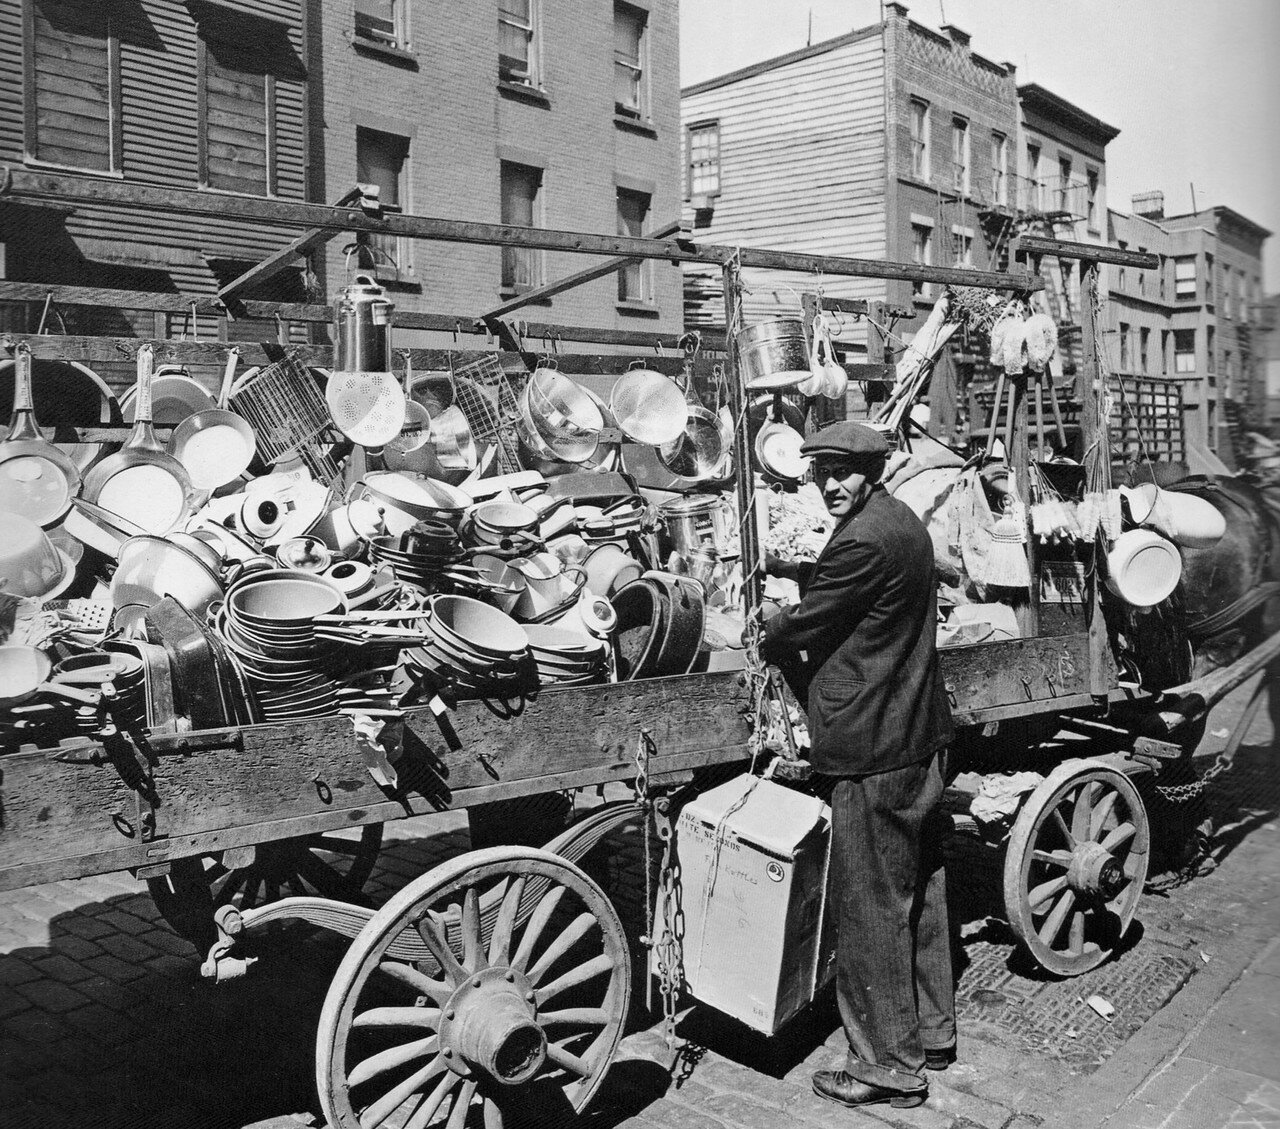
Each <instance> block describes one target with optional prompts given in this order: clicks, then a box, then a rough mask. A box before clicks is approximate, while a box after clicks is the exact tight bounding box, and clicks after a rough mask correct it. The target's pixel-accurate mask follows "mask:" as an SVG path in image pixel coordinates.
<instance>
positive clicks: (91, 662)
mask: <svg viewBox="0 0 1280 1129" xmlns="http://www.w3.org/2000/svg"><path fill="white" fill-rule="evenodd" d="M144 677H145V675H144V671H143V666H142V660H141V659H139V658H138V657H137V656H136V655H129V654H124V653H123V652H119V651H114V652H111V651H85V652H83V653H81V654H78V655H72V656H71V657H70V658H66V659H63V660H62V662H60V663H59V664H58V665H57V666H56V667H55V668H54V675H53V681H54V682H59V683H62V684H64V685H68V686H78V687H80V688H81V689H86V690H88V689H93V690H100V691H101V693H102V696H103V700H104V701H103V704H104V706H105V707H106V709H107V711H108V712H109V714H110V715H111V720H112V721H113V722H114V723H115V724H116V726H117V727H118V728H120V729H122V730H124V731H125V732H129V733H132V732H135V731H137V730H139V729H142V728H144V727H145V726H146V723H147V700H146V686H145V685H144ZM77 715H78V716H79V718H80V720H81V725H80V730H81V731H82V732H92V731H93V729H94V728H96V726H97V724H98V720H99V719H98V716H97V710H93V709H88V710H86V709H84V708H82V709H80V710H78V711H77Z"/></svg>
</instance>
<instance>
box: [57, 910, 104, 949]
mask: <svg viewBox="0 0 1280 1129" xmlns="http://www.w3.org/2000/svg"><path fill="white" fill-rule="evenodd" d="M58 928H59V929H63V930H65V931H66V932H68V933H74V934H75V935H76V936H77V937H84V938H86V939H87V940H93V939H95V938H97V937H106V936H108V935H110V934H112V933H114V932H116V930H115V929H113V928H112V927H111V926H110V925H107V924H106V923H105V922H103V921H100V920H99V919H98V918H96V917H93V916H92V915H90V914H87V913H73V914H68V915H67V916H66V917H63V918H60V919H59V920H58ZM59 943H61V942H59Z"/></svg>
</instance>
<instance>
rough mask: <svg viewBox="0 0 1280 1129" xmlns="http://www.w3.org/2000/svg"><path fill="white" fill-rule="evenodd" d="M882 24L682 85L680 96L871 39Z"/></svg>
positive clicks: (701, 91)
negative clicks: (714, 76)
mask: <svg viewBox="0 0 1280 1129" xmlns="http://www.w3.org/2000/svg"><path fill="white" fill-rule="evenodd" d="M880 27H881V25H880V24H872V25H871V26H870V27H861V28H857V29H856V30H854V31H851V32H847V33H846V34H845V35H839V36H836V38H835V39H825V40H823V41H822V42H821V43H814V44H812V45H810V46H808V47H801V48H800V49H799V50H797V51H789V52H788V53H787V54H785V55H778V56H776V57H775V58H772V59H765V60H763V61H762V62H759V63H752V64H751V66H749V67H742V68H740V69H739V70H736V71H730V72H729V73H728V74H722V75H720V76H718V77H717V78H709V79H706V80H705V81H703V82H695V83H694V84H693V85H692V86H685V87H682V88H681V90H680V97H681V98H684V97H686V96H688V95H690V94H702V93H703V92H704V91H707V90H715V89H716V88H717V87H720V86H728V85H730V84H731V83H735V82H741V81H742V80H743V79H744V78H754V77H755V76H756V75H760V74H765V73H767V72H768V71H772V70H776V69H777V68H778V67H785V66H787V65H788V64H790V63H798V62H800V61H801V60H803V59H811V58H813V57H814V56H815V55H825V54H827V52H829V51H834V50H836V49H837V48H839V47H847V46H848V45H849V44H850V43H857V42H859V41H860V40H863V39H870V38H872V37H873V36H877V35H879V34H880Z"/></svg>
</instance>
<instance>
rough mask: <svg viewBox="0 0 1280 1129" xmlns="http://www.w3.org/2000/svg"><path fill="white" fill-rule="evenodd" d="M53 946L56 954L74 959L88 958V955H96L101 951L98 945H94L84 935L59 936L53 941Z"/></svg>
mask: <svg viewBox="0 0 1280 1129" xmlns="http://www.w3.org/2000/svg"><path fill="white" fill-rule="evenodd" d="M54 948H55V950H56V955H60V956H64V957H67V958H68V959H70V960H75V961H81V960H88V959H89V958H90V957H96V956H98V955H99V954H100V953H101V952H102V947H101V946H100V945H96V944H94V943H93V942H92V941H88V940H86V939H85V938H84V937H76V936H70V935H64V936H61V937H59V938H58V939H57V940H56V941H55V942H54Z"/></svg>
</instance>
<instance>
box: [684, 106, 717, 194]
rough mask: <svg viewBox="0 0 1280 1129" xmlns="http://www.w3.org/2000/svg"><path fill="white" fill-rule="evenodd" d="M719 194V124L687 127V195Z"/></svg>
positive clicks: (708, 123) (705, 123)
mask: <svg viewBox="0 0 1280 1129" xmlns="http://www.w3.org/2000/svg"><path fill="white" fill-rule="evenodd" d="M719 192H720V123H719V122H703V123H702V124H701V125H691V126H690V127H689V195H690V196H716V195H718V194H719Z"/></svg>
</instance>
